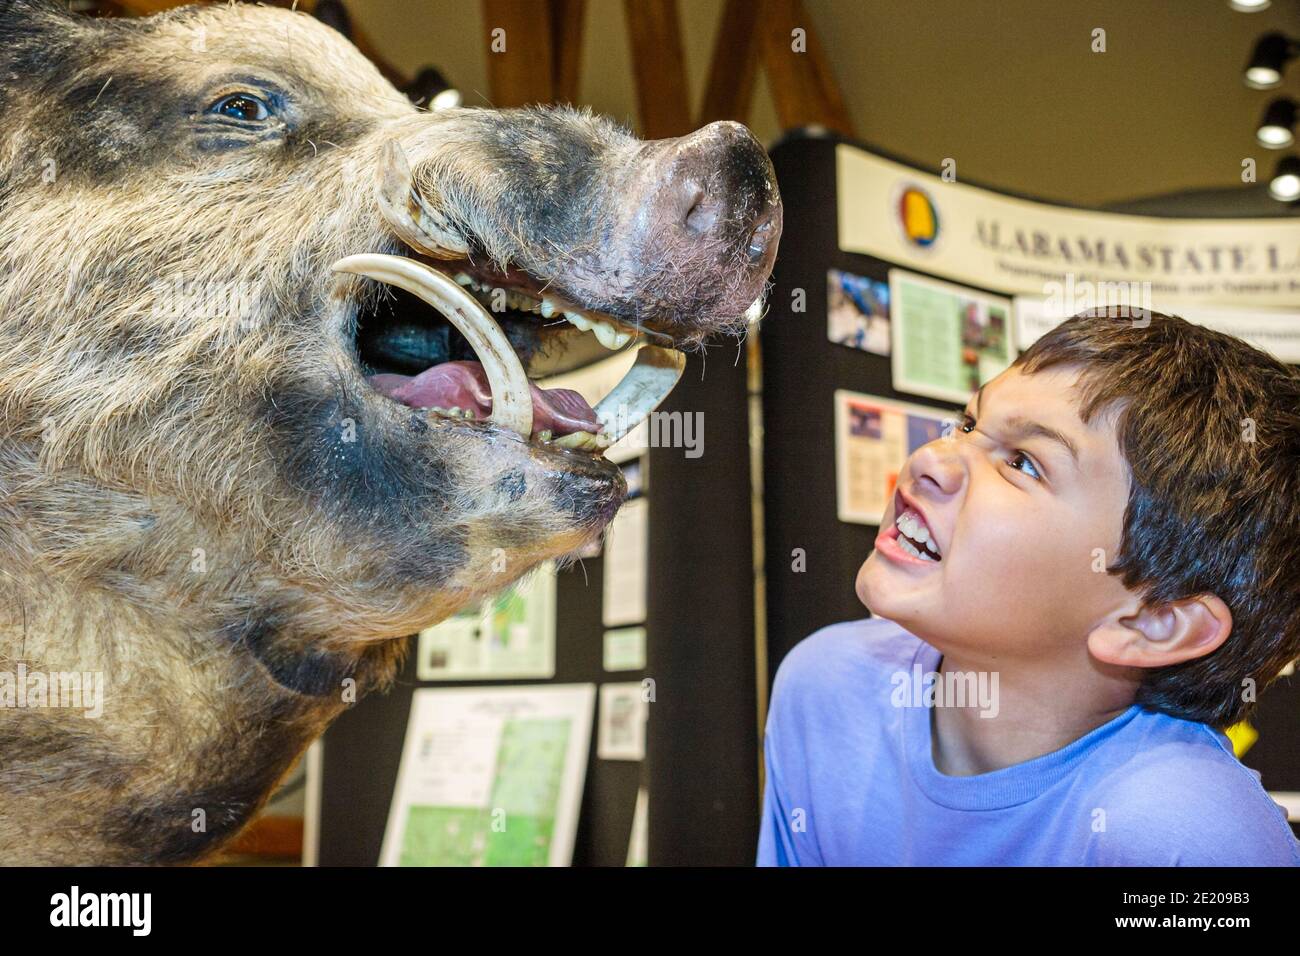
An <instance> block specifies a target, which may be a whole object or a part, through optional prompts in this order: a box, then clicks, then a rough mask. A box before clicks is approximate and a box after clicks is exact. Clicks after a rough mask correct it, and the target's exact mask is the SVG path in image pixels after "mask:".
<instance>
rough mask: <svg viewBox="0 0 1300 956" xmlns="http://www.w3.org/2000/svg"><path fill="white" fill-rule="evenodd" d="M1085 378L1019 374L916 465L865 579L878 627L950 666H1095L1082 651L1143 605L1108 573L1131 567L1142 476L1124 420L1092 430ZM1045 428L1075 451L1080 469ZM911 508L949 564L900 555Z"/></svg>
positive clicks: (1004, 379)
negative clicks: (1121, 565) (1126, 447)
mask: <svg viewBox="0 0 1300 956" xmlns="http://www.w3.org/2000/svg"><path fill="white" fill-rule="evenodd" d="M1077 377H1078V372H1077V370H1076V369H1069V368H1061V367H1057V368H1053V369H1049V370H1046V371H1042V372H1038V373H1036V374H1034V375H1024V374H1022V373H1021V371H1020V370H1019V369H1018V368H1010V369H1007V370H1006V371H1005V372H1003V373H1002V374H1001V375H999V376H998V377H997V378H995V379H993V380H992V381H990V382H988V383H987V384H986V385H985V386H984V389H983V392H982V395H981V396H979V397H978V406H977V399H976V398H972V399H971V400H970V402H968V403H967V405H966V409H965V411H966V416H968V417H963V418H962V419H960V421H959V423H958V426H957V427H956V428H954V429H953V430H952V432H951V433H950V434H949V435H948V436H946V437H944V438H939V439H936V440H935V441H932V442H930V443H929V444H927V445H924V446H922V447H921V448H918V449H917V450H916V451H915V452H914V453H913V454H912V456H911V457H910V458H908V460H907V463H906V465H904V467H903V470H902V472H901V473H900V475H899V478H898V488H897V489H896V490H895V494H894V496H893V501H892V503H891V505H890V507H889V509H888V510H887V512H886V514H885V518H884V523H883V524H882V525H881V534H880V536H879V537H878V538H877V539H876V549H875V550H874V551H873V552H872V553H871V555H870V556H869V557H868V558H867V560H866V562H865V563H864V564H863V565H862V568H861V570H860V571H859V572H858V579H857V593H858V597H859V598H861V600H862V602H863V603H864V604H866V605H867V606H868V607H869V608H870V609H871V611H872V612H873V613H874V614H876V615H879V616H881V617H885V618H889V619H890V620H894V621H897V622H898V623H899V624H901V625H902V626H903V627H905V628H906V629H908V630H909V631H911V632H912V633H914V634H916V635H917V636H918V637H921V638H922V639H924V640H925V641H927V642H928V643H930V644H931V645H933V646H934V647H936V648H938V649H939V650H941V651H944V652H948V653H951V652H956V651H963V652H965V656H966V657H968V658H969V657H970V656H972V655H973V656H978V657H983V658H986V659H987V658H998V657H1001V656H1003V655H1009V656H1016V657H1020V658H1022V659H1032V658H1041V657H1044V656H1051V655H1052V654H1053V653H1055V652H1062V653H1066V654H1078V653H1085V645H1084V644H1083V643H1081V642H1080V638H1081V637H1086V636H1087V634H1088V633H1089V632H1090V631H1091V630H1092V629H1093V628H1094V627H1095V626H1096V625H1098V624H1100V623H1102V622H1103V621H1104V620H1105V619H1106V617H1107V615H1110V614H1113V613H1114V611H1115V610H1116V609H1117V608H1119V607H1121V606H1122V605H1124V604H1126V603H1128V602H1129V601H1131V599H1132V595H1130V594H1129V592H1128V591H1127V590H1126V589H1125V588H1124V587H1123V585H1122V584H1121V583H1120V582H1119V580H1118V579H1117V578H1115V577H1114V576H1112V575H1109V574H1107V573H1105V571H1104V570H1098V569H1102V568H1104V567H1106V566H1108V565H1110V564H1112V563H1113V562H1114V561H1115V559H1116V557H1117V555H1118V551H1119V545H1120V540H1121V534H1122V529H1123V518H1124V510H1125V507H1126V505H1127V502H1128V492H1129V484H1128V469H1127V465H1126V464H1125V462H1124V459H1123V456H1122V455H1121V454H1120V451H1119V447H1118V444H1117V442H1116V437H1115V432H1114V427H1113V420H1112V417H1111V415H1109V414H1100V415H1097V416H1095V417H1094V419H1093V422H1092V424H1091V425H1089V426H1085V425H1084V424H1083V422H1082V421H1080V419H1079V415H1078V412H1077V410H1076V398H1077V396H1076V394H1075V392H1074V391H1073V385H1074V382H1075V380H1076V379H1077ZM972 422H973V426H972ZM1036 426H1043V427H1044V428H1045V429H1050V430H1051V431H1053V432H1055V433H1057V434H1059V435H1060V436H1061V437H1062V438H1064V439H1066V440H1067V441H1068V442H1069V443H1071V444H1072V445H1073V446H1074V450H1075V452H1076V454H1077V461H1076V456H1075V455H1072V454H1071V452H1070V451H1069V450H1068V449H1067V447H1066V446H1065V445H1064V444H1062V443H1061V442H1059V441H1057V440H1056V439H1054V438H1052V437H1048V435H1047V434H1044V433H1041V432H1042V429H1037V428H1036ZM1036 432H1040V433H1036ZM906 501H910V502H912V503H913V504H914V505H915V506H916V508H918V509H919V511H920V512H921V514H922V515H923V516H924V520H925V523H926V525H927V526H928V528H929V533H930V537H931V539H932V540H933V541H935V542H936V543H937V545H938V549H939V553H940V555H941V559H940V560H938V561H925V560H921V559H918V558H915V557H913V556H911V555H909V554H907V553H905V551H904V550H903V548H902V547H901V546H900V543H899V541H898V540H897V534H898V528H897V527H896V526H895V524H894V522H895V520H896V519H897V518H898V516H899V515H900V514H901V513H902V512H903V511H904V510H905V509H906V503H905V502H906ZM907 527H908V528H909V530H910V532H912V535H913V536H915V535H916V533H917V529H916V527H915V526H914V525H912V524H911V523H910V522H909V523H907ZM922 534H924V532H922ZM1095 549H1102V551H1103V552H1104V553H1099V552H1097V551H1096V550H1095Z"/></svg>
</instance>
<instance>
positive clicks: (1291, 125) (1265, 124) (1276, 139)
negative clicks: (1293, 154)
mask: <svg viewBox="0 0 1300 956" xmlns="http://www.w3.org/2000/svg"><path fill="white" fill-rule="evenodd" d="M1295 118H1296V104H1295V100H1293V99H1289V98H1288V97H1285V96H1284V97H1282V98H1281V99H1276V100H1274V101H1273V102H1272V103H1269V104H1268V109H1267V110H1265V111H1264V118H1263V119H1262V120H1261V121H1260V123H1259V129H1257V130H1256V131H1255V139H1257V140H1259V145H1261V146H1263V147H1265V148H1267V149H1286V148H1287V147H1288V146H1291V145H1292V144H1294V143H1295Z"/></svg>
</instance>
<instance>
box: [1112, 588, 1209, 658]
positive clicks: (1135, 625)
mask: <svg viewBox="0 0 1300 956" xmlns="http://www.w3.org/2000/svg"><path fill="white" fill-rule="evenodd" d="M1231 633H1232V612H1231V611H1230V610H1228V605H1226V604H1224V603H1223V601H1222V600H1220V599H1219V597H1218V596H1217V595H1214V594H1198V595H1196V596H1195V597H1190V598H1185V599H1184V600H1181V601H1173V602H1171V603H1169V604H1163V605H1160V606H1159V607H1141V608H1139V610H1138V611H1137V613H1136V614H1132V615H1130V616H1128V617H1116V618H1115V619H1113V620H1107V621H1105V622H1103V623H1101V624H1099V625H1098V626H1097V627H1095V628H1093V630H1092V633H1090V634H1089V635H1088V652H1089V653H1090V654H1092V656H1093V657H1095V658H1096V659H1097V660H1099V661H1102V662H1103V663H1106V664H1116V665H1119V666H1121V667H1167V666H1169V665H1170V664H1181V663H1182V662H1183V661H1189V660H1192V659H1194V658H1197V657H1204V656H1205V655H1206V654H1209V653H1210V652H1212V651H1214V650H1216V649H1217V648H1218V647H1219V646H1220V645H1221V644H1222V643H1223V642H1224V641H1226V640H1227V639H1228V635H1229V634H1231Z"/></svg>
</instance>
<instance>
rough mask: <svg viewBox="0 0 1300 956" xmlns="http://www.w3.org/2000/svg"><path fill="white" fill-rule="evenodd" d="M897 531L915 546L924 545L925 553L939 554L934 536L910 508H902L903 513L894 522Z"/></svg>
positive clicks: (917, 514)
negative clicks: (915, 544) (909, 539)
mask: <svg viewBox="0 0 1300 956" xmlns="http://www.w3.org/2000/svg"><path fill="white" fill-rule="evenodd" d="M894 524H896V525H897V526H898V530H899V531H901V532H903V534H905V535H907V536H908V537H909V538H911V539H912V540H913V541H915V542H916V543H917V544H923V545H925V548H926V550H927V551H931V552H933V553H934V554H936V555H937V554H939V546H938V545H937V544H935V542H934V536H933V535H932V534H931V533H930V528H929V527H928V526H927V525H926V523H925V520H924V519H923V518H922V517H921V515H920V514H919V513H918V512H916V511H915V510H914V509H912V508H904V509H903V513H902V514H900V515H899V516H898V518H897V519H896V520H895V521H894Z"/></svg>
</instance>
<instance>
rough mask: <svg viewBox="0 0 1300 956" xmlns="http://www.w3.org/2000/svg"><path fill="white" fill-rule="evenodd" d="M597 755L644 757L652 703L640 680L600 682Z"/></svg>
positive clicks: (601, 757)
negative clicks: (647, 722) (646, 725)
mask: <svg viewBox="0 0 1300 956" xmlns="http://www.w3.org/2000/svg"><path fill="white" fill-rule="evenodd" d="M599 714H600V721H599V723H598V724H597V727H596V756H597V757H599V758H600V759H601V760H644V759H645V724H646V720H647V718H649V716H650V704H649V702H648V701H647V700H646V695H645V688H644V687H643V686H642V685H641V683H640V682H639V681H629V682H627V683H623V684H601V685H600V710H599Z"/></svg>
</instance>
